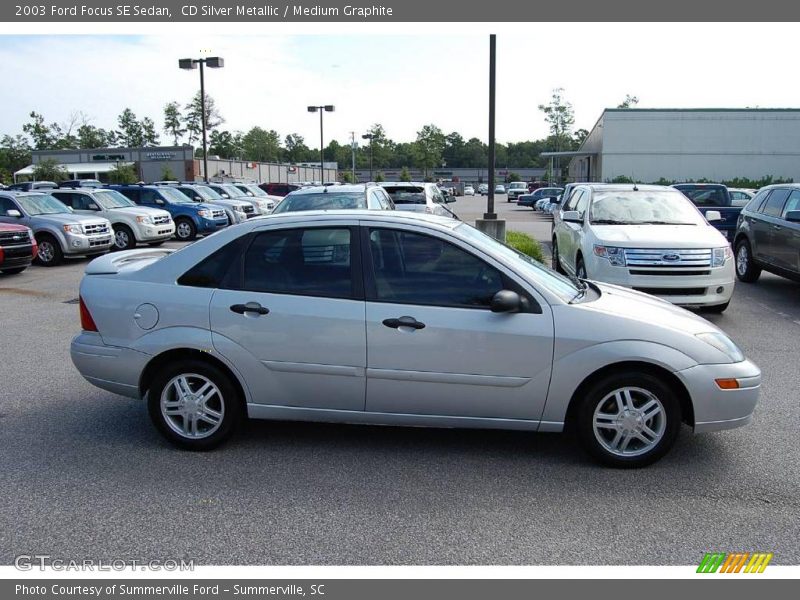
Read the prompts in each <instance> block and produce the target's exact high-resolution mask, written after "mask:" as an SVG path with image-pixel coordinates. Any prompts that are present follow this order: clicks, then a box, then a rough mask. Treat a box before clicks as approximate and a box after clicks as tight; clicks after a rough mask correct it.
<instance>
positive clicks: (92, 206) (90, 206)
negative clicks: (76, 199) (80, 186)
mask: <svg viewBox="0 0 800 600" xmlns="http://www.w3.org/2000/svg"><path fill="white" fill-rule="evenodd" d="M89 210H100V207H99V206H97V204H95V203H94V202H92V203H91V204H90V205H89Z"/></svg>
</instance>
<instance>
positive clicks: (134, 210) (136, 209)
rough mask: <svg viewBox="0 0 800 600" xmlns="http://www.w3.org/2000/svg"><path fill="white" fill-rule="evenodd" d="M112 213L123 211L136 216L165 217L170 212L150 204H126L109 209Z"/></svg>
mask: <svg viewBox="0 0 800 600" xmlns="http://www.w3.org/2000/svg"><path fill="white" fill-rule="evenodd" d="M109 213H110V214H112V215H113V214H119V213H123V214H126V215H133V216H136V217H163V216H167V217H168V216H169V213H168V212H167V211H165V210H161V209H160V208H150V207H149V206H125V207H123V208H113V209H110V210H109Z"/></svg>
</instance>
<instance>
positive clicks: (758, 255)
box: [733, 183, 800, 283]
mask: <svg viewBox="0 0 800 600" xmlns="http://www.w3.org/2000/svg"><path fill="white" fill-rule="evenodd" d="M733 248H734V251H735V256H736V276H737V277H738V278H739V279H740V280H741V281H745V282H748V283H750V282H754V281H756V280H757V279H758V277H759V276H760V275H761V271H762V270H764V271H769V272H770V273H775V274H776V275H781V276H783V277H787V278H789V279H793V280H795V281H800V184H792V183H787V184H777V185H770V186H768V187H764V188H761V189H760V190H759V192H758V193H757V194H756V195H755V196H754V197H753V199H752V200H750V202H748V204H747V206H745V207H744V208H743V209H742V212H741V213H740V214H739V221H738V223H737V227H736V235H735V238H734V241H733Z"/></svg>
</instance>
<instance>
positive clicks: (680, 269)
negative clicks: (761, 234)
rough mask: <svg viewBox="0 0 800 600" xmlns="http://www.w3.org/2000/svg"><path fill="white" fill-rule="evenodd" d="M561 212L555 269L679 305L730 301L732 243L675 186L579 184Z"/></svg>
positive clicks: (717, 308) (713, 307)
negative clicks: (640, 292)
mask: <svg viewBox="0 0 800 600" xmlns="http://www.w3.org/2000/svg"><path fill="white" fill-rule="evenodd" d="M558 212H559V215H558V218H556V219H555V226H554V228H553V268H554V269H556V270H558V271H560V272H562V273H563V272H566V273H567V274H569V275H574V276H576V277H578V278H579V279H594V280H597V281H604V282H608V283H613V284H617V285H621V286H625V287H630V288H633V289H635V290H638V291H642V292H646V293H648V294H653V295H655V296H660V297H662V298H663V299H665V300H669V301H670V302H673V303H674V304H680V305H683V306H697V307H704V308H706V309H708V310H710V311H713V312H722V311H724V310H725V309H726V308H727V307H728V303H729V302H730V299H731V295H732V294H733V285H734V265H733V256H732V252H731V249H730V245H729V244H728V242H727V240H725V238H724V237H723V236H722V234H721V233H720V232H719V231H718V230H717V229H715V228H714V227H712V226H711V225H709V224H708V221H706V218H704V217H703V215H702V214H701V213H700V211H698V210H697V208H696V207H695V206H694V204H692V202H691V201H690V200H688V199H687V198H686V197H685V196H684V195H683V194H681V193H680V192H678V191H677V190H675V189H672V188H669V187H665V186H658V185H640V186H638V187H637V186H635V185H633V186H632V185H624V186H621V185H608V184H605V185H604V184H590V185H580V186H577V187H576V188H575V190H574V191H573V192H572V194H571V195H570V196H569V198H568V199H567V201H566V203H565V204H564V205H562V206H561V207H560V208H559V209H558ZM706 216H707V217H709V218H711V219H713V218H714V216H715V215H713V214H712V213H709V214H708V215H706ZM717 216H718V215H717Z"/></svg>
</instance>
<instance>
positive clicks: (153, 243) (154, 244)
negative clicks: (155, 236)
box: [147, 242, 164, 248]
mask: <svg viewBox="0 0 800 600" xmlns="http://www.w3.org/2000/svg"><path fill="white" fill-rule="evenodd" d="M163 243H164V242H150V243H149V244H147V245H148V246H151V247H153V248H158V247H159V246H160V245H161V244H163Z"/></svg>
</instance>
